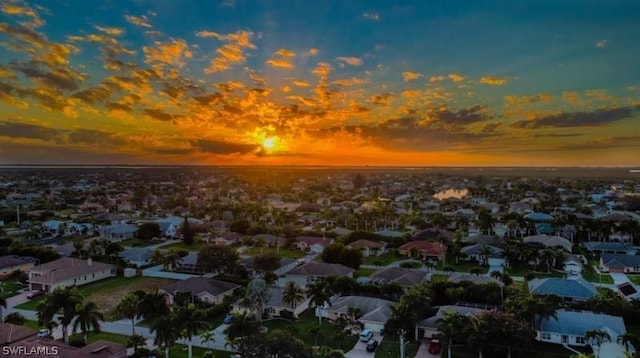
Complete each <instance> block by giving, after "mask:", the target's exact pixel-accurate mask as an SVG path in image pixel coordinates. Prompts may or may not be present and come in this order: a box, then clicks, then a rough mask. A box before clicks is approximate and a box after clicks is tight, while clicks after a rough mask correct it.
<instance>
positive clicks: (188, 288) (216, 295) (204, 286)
mask: <svg viewBox="0 0 640 358" xmlns="http://www.w3.org/2000/svg"><path fill="white" fill-rule="evenodd" d="M238 288H240V285H237V284H235V283H231V282H225V281H220V280H214V279H210V278H205V277H191V278H188V279H186V280H181V281H178V282H176V283H173V284H171V285H168V286H165V287H162V288H161V289H159V290H158V292H162V293H164V294H165V295H166V296H167V303H168V304H170V305H172V304H174V303H175V299H176V296H177V295H178V294H179V293H187V294H189V295H190V297H191V300H192V301H200V302H206V303H215V304H220V303H222V302H223V300H224V297H225V296H230V295H233V293H234V292H235V291H236V290H237V289H238Z"/></svg>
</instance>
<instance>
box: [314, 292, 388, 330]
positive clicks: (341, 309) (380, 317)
mask: <svg viewBox="0 0 640 358" xmlns="http://www.w3.org/2000/svg"><path fill="white" fill-rule="evenodd" d="M395 305H396V303H395V302H393V301H387V300H383V299H381V298H375V297H363V296H343V297H340V298H338V299H337V300H336V301H335V302H333V303H332V304H331V306H330V307H329V308H327V309H326V317H327V319H329V320H330V321H338V320H340V319H346V320H348V319H349V308H351V307H355V308H359V309H360V313H361V314H362V315H361V316H360V317H359V318H358V321H359V322H361V323H362V324H363V325H364V328H368V329H370V330H372V331H374V332H380V331H381V330H383V329H384V325H385V323H387V321H388V320H389V318H390V317H391V309H392V308H393V307H394V306H395Z"/></svg>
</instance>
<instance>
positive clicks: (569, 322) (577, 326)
mask: <svg viewBox="0 0 640 358" xmlns="http://www.w3.org/2000/svg"><path fill="white" fill-rule="evenodd" d="M556 315H557V319H556V318H554V317H547V318H545V319H543V320H542V322H541V323H540V330H539V331H537V332H536V340H538V341H541V342H547V343H556V344H568V345H572V346H586V345H588V344H590V342H588V341H587V340H586V339H585V334H586V332H587V331H591V330H603V331H605V332H607V333H608V334H609V336H610V338H611V342H614V343H612V345H613V346H611V345H607V346H605V345H604V344H603V346H602V352H601V353H603V352H604V350H605V349H607V350H615V349H616V347H615V346H618V345H617V344H616V343H615V342H617V340H618V336H620V335H622V334H624V333H626V332H627V329H626V327H625V325H624V320H623V319H622V317H618V316H610V315H607V314H601V313H596V312H591V311H579V310H565V309H560V310H557V311H556ZM592 348H594V352H595V351H596V350H597V348H596V347H592ZM617 349H618V350H619V353H620V354H619V355H604V354H601V355H600V356H601V357H603V358H604V357H622V356H624V354H623V352H624V347H622V346H618V348H617Z"/></svg>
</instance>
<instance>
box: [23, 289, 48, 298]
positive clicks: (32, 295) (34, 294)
mask: <svg viewBox="0 0 640 358" xmlns="http://www.w3.org/2000/svg"><path fill="white" fill-rule="evenodd" d="M44 294H45V291H44V290H35V291H31V292H29V293H27V298H28V299H32V298H36V297H38V296H42V295H44Z"/></svg>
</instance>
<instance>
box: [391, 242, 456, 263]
mask: <svg viewBox="0 0 640 358" xmlns="http://www.w3.org/2000/svg"><path fill="white" fill-rule="evenodd" d="M414 248H415V249H416V250H418V252H419V253H420V256H421V258H422V260H431V261H442V260H444V256H445V254H446V252H447V245H445V244H443V243H441V242H439V241H420V240H415V241H409V242H407V243H406V244H403V245H402V246H400V247H398V252H399V253H400V254H401V255H405V256H409V255H410V254H411V252H412V251H413V249H414Z"/></svg>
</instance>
